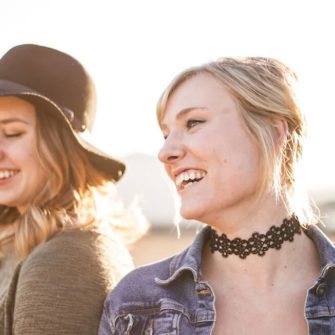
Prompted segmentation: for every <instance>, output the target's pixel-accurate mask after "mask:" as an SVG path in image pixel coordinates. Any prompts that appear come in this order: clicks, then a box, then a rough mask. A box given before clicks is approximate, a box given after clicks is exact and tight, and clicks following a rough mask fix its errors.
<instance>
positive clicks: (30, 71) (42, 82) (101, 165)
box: [0, 44, 125, 181]
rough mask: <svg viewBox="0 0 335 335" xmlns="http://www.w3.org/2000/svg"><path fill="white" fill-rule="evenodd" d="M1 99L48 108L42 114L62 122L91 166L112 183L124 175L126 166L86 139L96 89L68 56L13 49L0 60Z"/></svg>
mask: <svg viewBox="0 0 335 335" xmlns="http://www.w3.org/2000/svg"><path fill="white" fill-rule="evenodd" d="M0 96H18V97H22V98H23V99H27V100H29V101H31V102H33V103H34V101H36V102H42V103H43V104H47V105H48V106H49V107H50V108H46V109H45V110H44V109H43V111H45V112H51V113H54V114H55V115H56V116H58V117H60V118H61V119H62V120H63V121H64V126H66V127H69V129H70V130H71V132H72V134H73V135H74V137H75V139H76V140H77V142H78V144H79V145H80V146H81V147H82V148H83V149H84V150H85V151H86V152H87V155H88V158H89V160H90V161H91V162H92V164H93V166H95V167H96V168H97V169H98V170H100V171H102V172H103V173H104V174H105V175H107V176H108V177H109V178H111V179H113V180H114V181H118V180H119V179H120V178H121V176H122V175H123V173H124V170H125V165H124V164H123V163H122V162H120V161H118V160H116V159H114V158H112V157H110V156H109V155H107V154H106V153H104V152H102V151H101V150H100V149H98V148H96V147H95V146H93V145H92V144H91V143H90V142H89V141H88V140H87V138H86V136H85V131H86V129H87V130H91V128H92V125H93V121H94V116H95V88H94V84H93V82H92V80H91V78H90V76H89V74H88V73H87V72H86V70H85V69H84V67H83V66H82V65H81V64H80V63H79V62H78V61H77V60H76V59H74V58H73V57H71V56H70V55H67V54H65V53H63V52H60V51H58V50H55V49H51V48H47V47H44V46H40V45H34V44H24V45H18V46H15V47H13V48H12V49H10V50H9V51H8V52H7V53H6V54H5V55H4V56H3V57H2V58H1V59H0ZM84 137H85V139H84Z"/></svg>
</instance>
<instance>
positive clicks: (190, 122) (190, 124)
mask: <svg viewBox="0 0 335 335" xmlns="http://www.w3.org/2000/svg"><path fill="white" fill-rule="evenodd" d="M204 122H205V121H203V120H196V119H189V120H187V121H186V128H188V129H191V128H194V127H195V126H197V125H198V124H201V123H204Z"/></svg>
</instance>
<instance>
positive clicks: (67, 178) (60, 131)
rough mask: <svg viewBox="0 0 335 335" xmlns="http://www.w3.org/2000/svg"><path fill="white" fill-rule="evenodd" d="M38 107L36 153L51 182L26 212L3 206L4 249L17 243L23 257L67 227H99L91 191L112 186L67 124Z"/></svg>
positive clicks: (0, 215)
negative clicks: (95, 166) (96, 167)
mask: <svg viewBox="0 0 335 335" xmlns="http://www.w3.org/2000/svg"><path fill="white" fill-rule="evenodd" d="M34 105H35V107H36V110H37V113H36V119H37V122H36V134H37V145H36V152H37V157H38V159H39V161H40V164H41V166H42V168H43V169H44V170H45V171H46V173H47V176H48V178H47V179H46V182H45V184H44V185H43V187H42V189H40V190H39V191H38V192H37V193H36V194H35V196H34V198H33V199H31V201H30V205H29V208H28V209H27V211H26V212H25V213H23V214H20V213H19V212H18V211H17V209H16V208H9V207H6V206H0V222H1V230H0V247H1V246H2V245H4V244H5V243H7V242H10V241H14V246H15V249H16V251H17V254H18V256H20V257H25V256H27V255H28V254H29V253H30V252H31V251H32V250H33V249H34V248H35V247H36V246H37V245H39V244H41V243H43V242H45V241H47V240H48V239H50V238H51V237H52V236H53V235H54V234H55V233H57V232H58V231H60V230H62V229H63V228H65V227H78V226H81V227H87V226H91V225H93V224H95V202H94V195H93V191H94V190H95V189H98V188H100V187H101V188H103V187H105V186H107V185H108V180H107V177H106V176H104V175H103V173H102V172H100V171H98V170H97V169H95V168H94V167H93V165H92V164H91V163H90V161H89V159H88V157H87V154H86V153H85V152H84V150H83V149H82V148H81V147H80V145H79V144H78V143H77V142H76V140H75V138H74V136H73V135H72V134H71V132H70V131H69V130H68V129H67V128H66V127H65V126H64V124H63V121H62V120H59V119H58V118H57V117H54V116H52V115H51V112H50V111H47V110H45V108H46V107H45V106H43V107H41V106H40V105H39V104H38V103H34Z"/></svg>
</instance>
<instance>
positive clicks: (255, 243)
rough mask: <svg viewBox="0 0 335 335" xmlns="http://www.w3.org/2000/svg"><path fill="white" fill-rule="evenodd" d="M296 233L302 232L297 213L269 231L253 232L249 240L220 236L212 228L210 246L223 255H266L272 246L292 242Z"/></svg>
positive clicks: (241, 256) (276, 247)
mask: <svg viewBox="0 0 335 335" xmlns="http://www.w3.org/2000/svg"><path fill="white" fill-rule="evenodd" d="M295 234H299V235H300V234H301V227H300V223H299V220H298V218H297V216H296V215H295V214H293V215H292V216H291V217H289V218H285V219H284V220H283V223H282V224H281V225H280V226H279V227H276V226H272V227H271V228H270V229H269V230H268V231H267V233H265V234H259V233H253V234H252V235H251V237H250V238H249V239H248V240H244V239H242V238H238V237H236V238H234V239H233V240H230V239H229V238H228V237H227V235H225V234H222V235H221V236H219V235H218V234H217V232H216V231H215V230H214V229H212V228H210V240H209V247H210V249H211V252H212V253H214V251H218V252H219V253H220V254H221V255H222V256H223V257H228V256H229V255H232V254H234V255H236V256H238V257H240V258H242V259H244V258H246V257H247V256H249V255H251V254H254V255H259V256H264V255H265V252H266V251H268V250H269V249H270V248H274V249H280V248H281V246H282V244H283V243H284V242H285V241H290V242H292V241H293V239H294V235H295Z"/></svg>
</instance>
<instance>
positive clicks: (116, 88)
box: [0, 0, 335, 185]
mask: <svg viewBox="0 0 335 335" xmlns="http://www.w3.org/2000/svg"><path fill="white" fill-rule="evenodd" d="M332 2H333V1H332V0H329V1H325V0H318V1H316V0H315V1H308V0H304V1H302V0H301V1H299V0H296V1H271V0H264V1H263V0H245V1H242V0H229V1H227V0H218V1H216V0H202V1H197V0H164V1H163V0H151V1H150V0H140V1H139V0H122V1H113V0H94V1H93V0H91V1H85V0H81V1H71V0H57V1H47V0H30V1H26V0H11V1H6V2H4V3H2V4H1V20H0V28H1V32H2V34H1V40H0V54H1V55H2V54H3V53H5V52H6V51H7V49H9V48H10V47H12V46H14V45H16V44H21V43H37V44H43V45H47V46H51V47H55V48H58V49H60V50H63V51H65V52H68V53H70V54H72V55H73V56H75V57H76V58H78V59H79V60H80V61H81V62H82V63H83V64H84V65H85V66H86V68H87V69H88V71H89V72H90V73H91V75H92V77H93V79H94V81H95V82H96V87H97V94H98V115H97V119H96V123H95V128H94V132H93V135H94V138H95V140H96V142H97V143H98V144H99V146H100V147H102V148H104V149H105V150H106V151H108V152H109V153H111V154H114V155H117V156H119V157H122V156H125V155H128V154H130V153H146V154H150V155H156V153H157V151H158V149H159V147H160V145H161V144H162V138H161V135H160V133H159V131H158V127H157V125H156V120H155V104H156V101H157V99H158V97H159V95H160V93H161V91H162V90H163V89H164V88H165V86H166V85H167V83H168V82H169V81H170V80H171V79H172V77H173V76H175V75H176V74H177V73H178V72H179V71H181V70H182V69H184V68H185V67H189V66H191V65H198V64H201V63H203V62H207V61H210V60H214V59H216V58H218V57H220V56H257V55H259V56H270V57H275V58H278V59H280V60H282V61H284V62H286V63H287V64H288V65H290V66H291V67H293V68H294V69H295V70H296V72H297V73H298V75H299V77H300V91H301V101H302V106H303V110H304V111H305V113H306V115H307V119H308V121H309V136H310V138H309V141H308V146H307V150H306V159H305V163H304V172H305V174H306V176H307V179H308V183H309V185H317V184H321V185H327V184H332V185H335V178H334V171H335V159H334V147H335V116H334V115H335V104H334V98H333V97H334V95H335V84H334V79H335V50H334V49H335V48H334V33H335V20H334V15H333V13H334V11H333V10H332V7H331V4H332Z"/></svg>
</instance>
